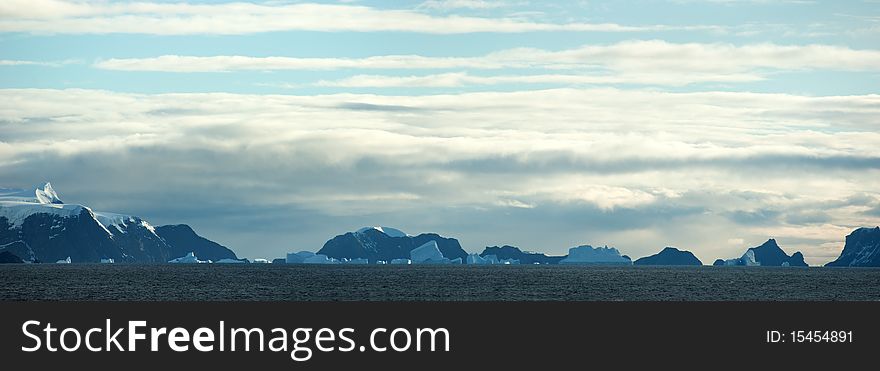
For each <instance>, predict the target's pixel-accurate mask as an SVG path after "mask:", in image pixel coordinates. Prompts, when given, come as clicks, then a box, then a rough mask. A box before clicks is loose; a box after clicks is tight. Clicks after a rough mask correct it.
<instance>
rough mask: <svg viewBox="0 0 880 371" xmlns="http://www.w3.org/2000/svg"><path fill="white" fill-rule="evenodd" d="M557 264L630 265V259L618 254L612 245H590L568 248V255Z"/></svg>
mask: <svg viewBox="0 0 880 371" xmlns="http://www.w3.org/2000/svg"><path fill="white" fill-rule="evenodd" d="M559 264H623V265H631V264H632V261H631V260H629V259H627V258H624V257H622V256H621V255H620V251H617V249H615V248H613V247H608V246H605V247H595V248H594V247H592V246H590V245H585V246H578V247H572V248H570V249H568V256H567V257H566V258H565V259H562V260H560V261H559Z"/></svg>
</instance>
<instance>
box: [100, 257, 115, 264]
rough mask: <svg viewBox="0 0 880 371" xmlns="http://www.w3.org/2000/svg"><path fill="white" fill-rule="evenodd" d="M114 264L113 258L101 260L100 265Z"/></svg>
mask: <svg viewBox="0 0 880 371" xmlns="http://www.w3.org/2000/svg"><path fill="white" fill-rule="evenodd" d="M115 262H116V261H114V260H113V258H101V264H113V263H115Z"/></svg>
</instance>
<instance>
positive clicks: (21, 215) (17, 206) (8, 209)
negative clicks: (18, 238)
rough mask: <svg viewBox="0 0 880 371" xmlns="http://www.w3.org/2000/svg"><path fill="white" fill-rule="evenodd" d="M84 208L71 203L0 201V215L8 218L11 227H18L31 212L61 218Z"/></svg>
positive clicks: (77, 212)
mask: <svg viewBox="0 0 880 371" xmlns="http://www.w3.org/2000/svg"><path fill="white" fill-rule="evenodd" d="M84 208H86V207H85V206H82V205H73V204H39V203H36V202H24V201H0V217H5V218H6V219H7V220H9V224H12V226H13V227H20V226H21V224H22V223H24V220H25V219H27V217H29V216H31V215H33V214H53V215H58V216H60V217H62V218H71V217H77V216H79V214H80V213H81V212H82V210H83V209H84Z"/></svg>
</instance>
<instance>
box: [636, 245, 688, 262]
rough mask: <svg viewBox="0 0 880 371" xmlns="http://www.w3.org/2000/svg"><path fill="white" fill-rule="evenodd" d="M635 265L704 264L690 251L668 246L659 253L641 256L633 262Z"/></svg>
mask: <svg viewBox="0 0 880 371" xmlns="http://www.w3.org/2000/svg"><path fill="white" fill-rule="evenodd" d="M633 264H635V265H703V262H701V261H700V259H697V257H696V256H694V254H693V253H691V252H690V251H683V250H679V249H676V248H674V247H667V248H665V249H663V250H661V251H660V252H659V253H657V254H654V255H651V256H646V257H644V258H639V259H637V260H636V261H634V262H633Z"/></svg>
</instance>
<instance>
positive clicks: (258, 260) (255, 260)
mask: <svg viewBox="0 0 880 371" xmlns="http://www.w3.org/2000/svg"><path fill="white" fill-rule="evenodd" d="M253 263H256V264H269V260H267V259H262V258H256V259H254V261H253Z"/></svg>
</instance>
